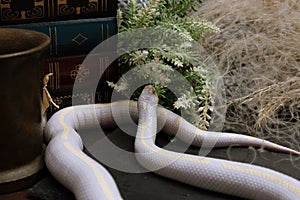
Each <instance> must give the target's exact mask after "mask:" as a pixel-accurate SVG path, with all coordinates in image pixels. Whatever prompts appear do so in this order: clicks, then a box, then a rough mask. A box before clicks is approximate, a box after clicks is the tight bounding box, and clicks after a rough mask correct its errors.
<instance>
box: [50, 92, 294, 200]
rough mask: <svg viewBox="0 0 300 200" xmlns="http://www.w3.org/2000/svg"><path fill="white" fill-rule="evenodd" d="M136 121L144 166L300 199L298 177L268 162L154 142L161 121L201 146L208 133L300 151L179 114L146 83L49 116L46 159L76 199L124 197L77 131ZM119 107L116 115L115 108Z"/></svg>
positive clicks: (259, 194) (231, 188)
mask: <svg viewBox="0 0 300 200" xmlns="http://www.w3.org/2000/svg"><path fill="white" fill-rule="evenodd" d="M128 107H129V113H130V115H131V117H132V119H133V120H134V121H136V122H137V123H138V129H137V135H136V141H135V151H136V158H137V160H138V161H139V162H140V164H141V165H142V166H144V167H145V168H147V169H149V170H152V171H154V172H155V173H157V174H160V175H162V176H165V177H168V178H171V179H175V180H177V181H181V182H184V183H187V184H190V185H193V186H196V187H200V188H204V189H208V190H212V191H216V192H222V193H227V194H231V195H235V196H239V197H243V198H247V199H285V200H289V199H291V200H296V199H300V182H299V181H298V180H296V179H294V178H292V177H289V176H287V175H284V174H282V173H279V172H276V171H274V170H270V169H267V168H263V167H259V166H254V165H250V164H244V163H239V162H233V161H227V160H222V159H214V158H208V157H202V156H195V155H187V154H182V153H177V152H172V151H167V150H165V149H161V148H159V147H157V146H156V145H155V143H154V141H155V135H156V132H157V127H162V130H163V132H165V133H167V134H170V135H174V134H176V136H178V137H179V138H180V139H181V140H183V141H185V142H191V143H192V144H193V145H195V146H201V145H202V143H203V141H204V139H205V140H206V141H208V142H209V141H210V140H211V142H213V143H215V145H214V146H217V147H222V146H228V145H236V144H237V145H243V146H254V147H264V148H266V149H271V150H276V151H280V152H285V153H291V154H295V155H300V153H299V152H297V151H295V150H292V149H289V148H286V147H283V146H280V145H277V144H274V143H271V142H268V141H265V140H261V139H258V138H254V137H250V136H246V135H240V134H234V133H217V132H209V131H202V130H200V129H198V128H196V127H195V126H193V125H192V124H190V123H189V122H187V121H186V120H184V119H183V118H182V117H180V116H178V115H177V114H175V113H173V112H171V111H169V110H167V109H164V108H162V107H158V106H157V97H156V96H155V94H154V93H153V89H152V88H150V87H146V88H145V89H144V90H143V92H142V94H141V96H140V98H139V101H138V102H135V101H118V102H113V103H108V104H91V105H80V106H70V107H67V108H64V109H62V110H60V111H58V112H56V113H55V114H54V115H53V116H52V117H51V118H50V119H49V120H48V122H47V124H46V127H45V131H44V139H45V142H46V143H47V147H46V152H45V162H46V165H47V168H48V169H49V171H50V172H51V174H52V175H53V176H54V177H55V178H56V179H57V180H58V181H59V182H61V183H62V184H63V185H64V186H65V187H67V188H68V189H70V190H71V191H72V192H73V193H74V195H75V197H76V199H79V200H81V199H82V200H97V199H101V200H102V199H122V196H121V194H120V192H119V190H118V187H117V184H116V183H115V181H114V179H113V178H112V177H111V175H110V174H109V173H108V172H107V170H106V169H105V168H104V167H102V166H101V165H100V164H99V163H98V162H96V161H95V160H93V159H92V158H90V157H89V156H87V155H86V154H85V153H84V152H83V143H82V140H81V138H80V136H79V134H78V133H77V132H76V130H78V129H80V128H88V127H91V126H96V125H99V124H100V126H101V127H103V128H110V127H115V126H116V122H115V120H114V118H119V119H122V120H123V123H127V121H128V120H129V119H128V118H124V117H122V116H124V113H126V112H128ZM113 109H114V110H118V113H117V116H116V113H115V114H114V115H113V113H112V110H113Z"/></svg>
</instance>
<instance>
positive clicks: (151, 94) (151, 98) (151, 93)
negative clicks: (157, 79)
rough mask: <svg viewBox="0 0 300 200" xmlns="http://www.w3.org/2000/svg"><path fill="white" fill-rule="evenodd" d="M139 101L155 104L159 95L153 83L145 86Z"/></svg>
mask: <svg viewBox="0 0 300 200" xmlns="http://www.w3.org/2000/svg"><path fill="white" fill-rule="evenodd" d="M138 101H139V102H145V103H147V104H150V105H153V106H155V105H156V104H157V102H158V97H157V94H156V92H155V89H154V87H153V86H152V85H147V86H145V87H144V89H143V91H142V93H141V95H140V97H139V100H138Z"/></svg>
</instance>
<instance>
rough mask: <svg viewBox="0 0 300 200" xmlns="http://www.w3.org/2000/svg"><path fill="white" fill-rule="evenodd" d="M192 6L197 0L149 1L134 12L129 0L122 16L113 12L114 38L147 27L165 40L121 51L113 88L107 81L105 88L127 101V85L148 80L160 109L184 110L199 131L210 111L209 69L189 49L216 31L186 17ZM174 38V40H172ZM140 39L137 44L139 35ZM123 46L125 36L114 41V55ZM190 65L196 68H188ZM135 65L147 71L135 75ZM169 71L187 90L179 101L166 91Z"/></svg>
mask: <svg viewBox="0 0 300 200" xmlns="http://www.w3.org/2000/svg"><path fill="white" fill-rule="evenodd" d="M196 2H199V0H198V1H196V0H149V1H148V3H147V4H146V5H145V6H143V7H140V6H139V5H138V4H137V2H136V1H135V0H131V1H130V2H129V3H128V5H127V6H126V8H125V12H122V11H121V10H120V9H119V10H118V12H117V25H118V31H119V33H121V32H126V31H130V30H135V29H139V28H147V27H151V28H153V29H154V30H157V31H158V32H162V33H165V34H169V35H167V37H164V38H168V39H162V40H157V41H155V42H154V43H155V44H154V45H153V47H152V48H147V49H137V50H134V51H128V52H127V51H126V52H125V53H124V54H122V55H121V57H120V58H119V69H120V77H121V78H120V80H119V82H118V84H115V83H113V82H108V84H109V86H111V87H113V88H114V89H115V90H117V91H118V92H120V93H122V94H124V95H126V96H128V95H130V94H126V92H127V91H128V88H129V87H130V83H132V82H133V81H135V80H136V79H147V78H148V79H149V81H150V82H152V83H153V85H154V87H155V89H156V92H157V94H158V96H159V101H160V102H159V103H160V104H161V105H163V106H164V107H166V108H168V109H171V110H173V111H175V112H177V111H178V110H179V109H184V110H186V111H187V112H189V119H187V120H188V121H190V122H191V123H193V124H195V125H196V126H198V127H199V128H201V129H207V128H208V127H209V121H210V119H211V112H212V111H213V106H212V102H213V100H212V96H211V93H210V86H211V82H210V80H209V72H208V71H209V69H207V67H206V66H205V65H203V62H202V61H201V60H200V59H199V55H198V54H197V52H196V51H195V50H194V49H193V45H192V44H193V42H194V41H198V40H199V39H200V38H201V37H203V34H204V33H205V32H207V31H219V29H218V28H217V27H216V26H214V25H212V24H211V23H210V22H208V21H205V20H202V19H200V18H197V17H193V18H192V17H189V13H190V11H191V10H195V9H196ZM174 35H175V36H176V37H173V36H174ZM137 37H138V36H137ZM140 37H141V40H143V37H144V36H143V35H142V34H141V36H140ZM178 38H180V40H179V41H178ZM172 40H173V41H172ZM131 42H134V41H131ZM124 43H126V44H127V45H130V44H131V43H130V42H128V41H126V37H124V38H123V39H120V41H119V44H120V45H119V50H121V48H122V46H123V45H124ZM174 44H175V45H174ZM193 63H199V65H198V66H194V64H193ZM140 65H146V66H147V67H146V68H143V70H144V71H142V72H141V70H140V69H141V68H138V66H140ZM128 70H132V73H133V74H134V76H132V77H124V76H123V74H125V73H126V72H127V71H128ZM173 70H176V71H178V72H180V73H181V74H182V75H183V76H184V77H185V78H186V80H188V81H189V83H190V85H191V86H192V88H191V89H190V91H186V90H185V91H182V94H181V96H180V97H179V98H177V97H176V96H175V95H174V94H173V93H172V91H170V90H169V89H168V85H169V84H170V82H171V81H172V77H168V74H169V73H171V72H172V71H173ZM140 92H141V91H140V90H138V91H136V92H135V93H134V95H132V96H131V98H132V99H137V97H138V96H139V94H140ZM195 109H196V110H195Z"/></svg>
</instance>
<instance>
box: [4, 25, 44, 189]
mask: <svg viewBox="0 0 300 200" xmlns="http://www.w3.org/2000/svg"><path fill="white" fill-rule="evenodd" d="M49 45H50V38H49V37H48V36H47V35H45V34H43V33H40V32H36V31H31V30H24V29H14V28H0V67H1V71H0V77H1V78H0V111H1V114H0V127H1V132H0V193H7V192H12V191H16V190H19V189H22V188H25V187H29V185H32V184H33V183H34V182H35V180H36V178H37V176H36V175H37V174H38V173H39V172H40V171H41V170H42V169H43V166H44V165H43V164H44V163H43V142H42V134H43V126H44V124H43V116H42V113H41V109H42V108H41V101H42V86H43V85H42V78H43V74H42V73H43V67H44V59H45V56H46V55H47V54H48V52H47V50H48V48H49ZM44 121H45V120H44Z"/></svg>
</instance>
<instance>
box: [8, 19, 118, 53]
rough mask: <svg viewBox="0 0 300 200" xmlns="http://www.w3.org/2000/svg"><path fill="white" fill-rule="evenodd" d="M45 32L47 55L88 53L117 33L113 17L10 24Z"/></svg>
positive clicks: (12, 26) (13, 26) (15, 26)
mask: <svg viewBox="0 0 300 200" xmlns="http://www.w3.org/2000/svg"><path fill="white" fill-rule="evenodd" d="M6 27H11V28H23V29H30V30H35V31H39V32H42V33H45V34H47V35H48V36H49V37H50V39H51V44H50V48H49V57H65V56H72V55H82V54H88V53H89V52H90V51H91V50H93V49H94V48H95V47H96V46H97V45H99V44H100V43H101V42H103V41H104V40H106V39H107V38H109V37H111V36H113V35H115V34H116V33H117V24H116V18H115V17H108V18H93V19H80V20H66V21H57V22H40V23H30V24H18V25H10V26H6Z"/></svg>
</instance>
